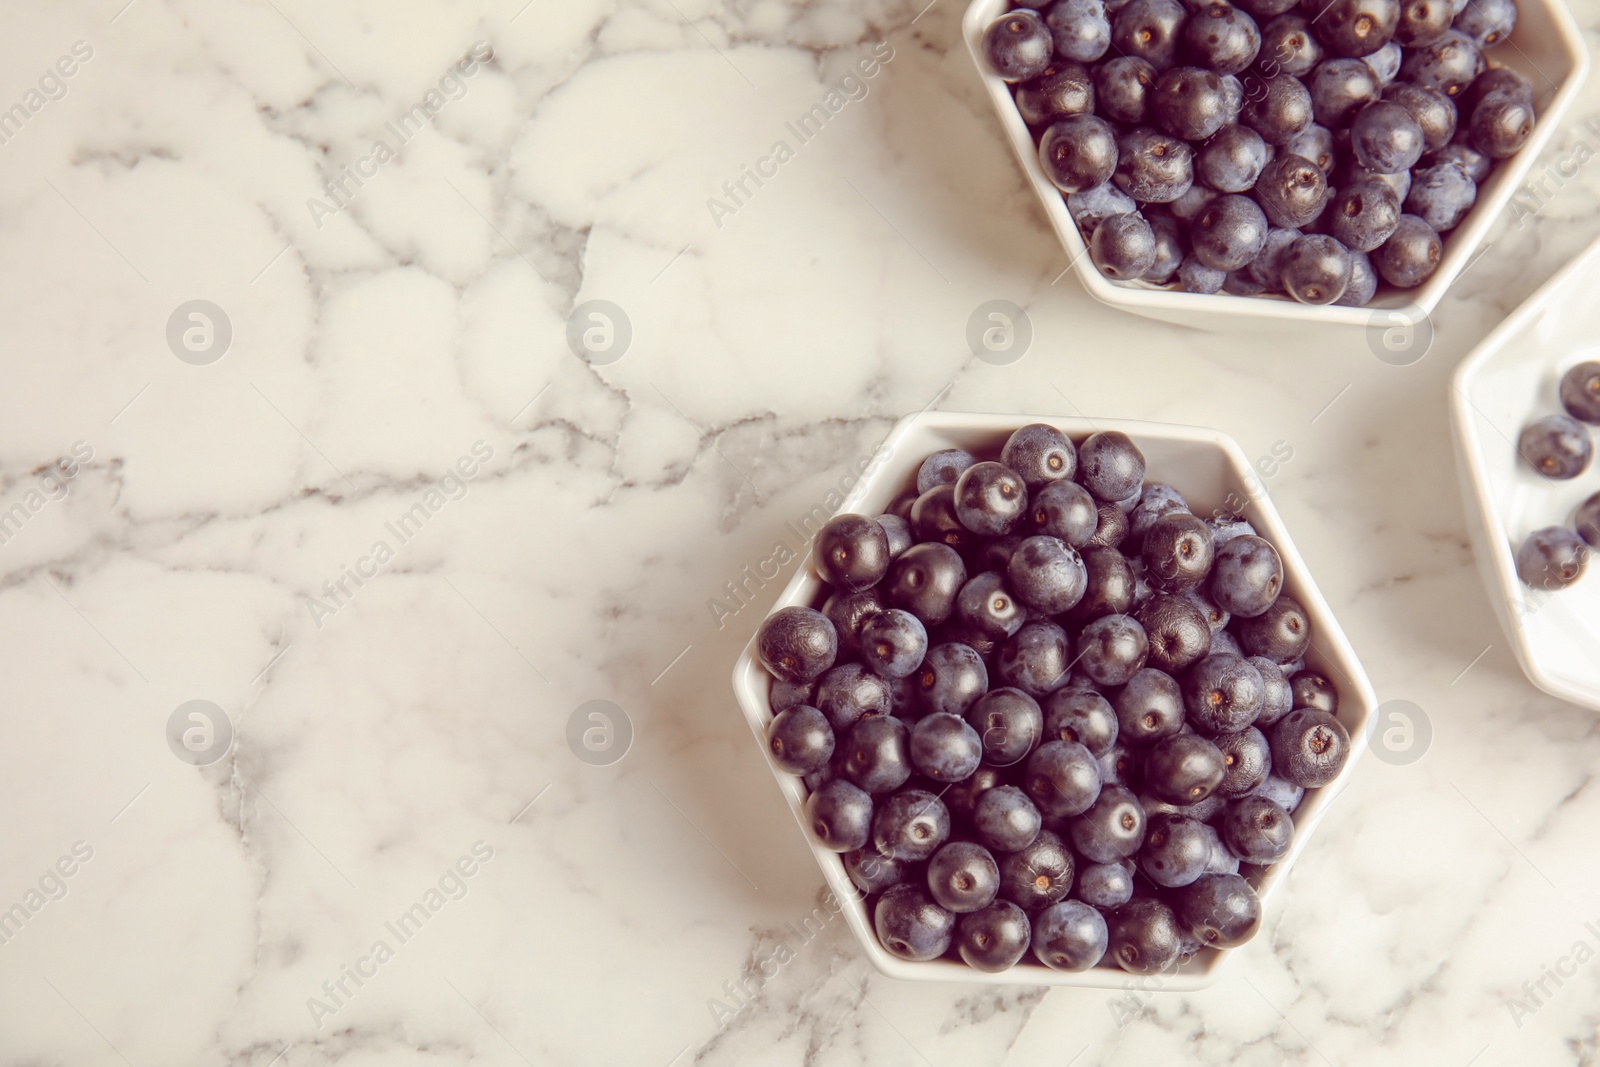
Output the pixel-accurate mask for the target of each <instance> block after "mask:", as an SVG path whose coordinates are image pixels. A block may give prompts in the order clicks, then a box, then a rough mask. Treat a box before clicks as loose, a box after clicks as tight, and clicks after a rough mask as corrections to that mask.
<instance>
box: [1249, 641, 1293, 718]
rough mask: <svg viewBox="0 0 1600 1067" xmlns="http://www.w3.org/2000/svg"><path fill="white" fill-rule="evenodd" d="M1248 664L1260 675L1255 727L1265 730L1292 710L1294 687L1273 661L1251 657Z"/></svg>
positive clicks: (1262, 657) (1261, 657)
mask: <svg viewBox="0 0 1600 1067" xmlns="http://www.w3.org/2000/svg"><path fill="white" fill-rule="evenodd" d="M1249 662H1250V666H1252V667H1254V668H1255V669H1256V670H1257V671H1258V672H1259V673H1260V675H1261V713H1260V714H1259V715H1257V716H1256V725H1257V726H1259V727H1261V728H1262V729H1266V728H1267V727H1268V726H1271V725H1272V724H1273V723H1275V722H1277V721H1278V720H1279V719H1281V718H1283V717H1284V716H1285V715H1287V714H1289V712H1290V711H1292V710H1293V709H1294V687H1293V686H1291V685H1290V684H1289V677H1288V675H1286V674H1284V673H1283V669H1282V668H1281V667H1279V666H1278V664H1277V663H1275V662H1274V661H1272V660H1270V659H1267V658H1266V657H1264V656H1251V657H1249Z"/></svg>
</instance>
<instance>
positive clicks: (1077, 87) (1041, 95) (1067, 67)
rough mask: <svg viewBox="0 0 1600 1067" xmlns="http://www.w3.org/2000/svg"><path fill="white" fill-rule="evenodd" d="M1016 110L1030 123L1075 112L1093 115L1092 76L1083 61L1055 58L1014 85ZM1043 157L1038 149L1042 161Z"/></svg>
mask: <svg viewBox="0 0 1600 1067" xmlns="http://www.w3.org/2000/svg"><path fill="white" fill-rule="evenodd" d="M1017 110H1018V111H1020V112H1022V120H1023V121H1024V122H1026V123H1027V124H1028V125H1029V126H1048V125H1050V124H1051V123H1053V122H1058V121H1060V120H1062V119H1066V118H1070V117H1072V116H1075V115H1093V114H1094V76H1093V75H1091V74H1090V73H1089V71H1088V69H1087V68H1085V67H1084V65H1083V64H1082V63H1074V62H1072V61H1071V60H1057V61H1056V62H1054V63H1052V64H1050V66H1049V67H1047V68H1046V69H1045V71H1044V73H1043V74H1041V75H1039V76H1038V77H1037V78H1030V79H1029V80H1028V81H1025V82H1023V83H1022V84H1021V85H1019V86H1017ZM1043 158H1044V155H1043V152H1041V153H1040V159H1041V161H1042V160H1043Z"/></svg>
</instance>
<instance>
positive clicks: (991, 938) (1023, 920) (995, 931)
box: [956, 900, 1033, 972]
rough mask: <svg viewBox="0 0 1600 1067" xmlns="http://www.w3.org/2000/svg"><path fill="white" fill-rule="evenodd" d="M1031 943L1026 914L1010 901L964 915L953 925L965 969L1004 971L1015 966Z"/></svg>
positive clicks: (1001, 901) (1030, 925)
mask: <svg viewBox="0 0 1600 1067" xmlns="http://www.w3.org/2000/svg"><path fill="white" fill-rule="evenodd" d="M1032 943H1033V927H1032V924H1030V923H1029V922H1028V916H1027V914H1026V913H1025V912H1024V911H1023V910H1022V909H1021V908H1019V907H1017V906H1016V905H1015V904H1013V903H1011V902H1010V901H1009V900H997V901H995V902H994V903H992V904H990V905H988V906H987V907H983V908H980V909H978V910H977V911H974V912H971V913H970V914H967V915H963V916H961V918H960V919H959V920H958V921H957V923H956V948H957V950H958V951H959V952H960V954H961V959H962V960H963V962H965V963H966V965H967V966H968V967H971V968H973V969H974V970H978V971H988V972H995V971H1004V970H1006V969H1008V968H1010V967H1012V966H1014V965H1015V964H1016V962H1017V961H1018V960H1020V959H1021V958H1022V955H1023V953H1025V952H1027V951H1028V946H1029V945H1030V944H1032Z"/></svg>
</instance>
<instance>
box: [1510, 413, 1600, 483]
mask: <svg viewBox="0 0 1600 1067" xmlns="http://www.w3.org/2000/svg"><path fill="white" fill-rule="evenodd" d="M1517 454H1518V455H1519V456H1521V457H1522V460H1523V462H1524V463H1526V464H1527V465H1528V466H1529V467H1532V468H1533V470H1534V472H1535V473H1536V474H1539V475H1541V476H1542V477H1545V478H1554V479H1557V480H1560V481H1564V480H1566V479H1569V478H1576V477H1577V476H1578V475H1580V474H1582V473H1583V472H1584V471H1586V470H1588V469H1589V463H1590V462H1591V461H1592V460H1593V459H1594V442H1593V441H1592V440H1591V439H1590V437H1589V431H1588V429H1587V428H1586V427H1585V426H1584V425H1583V423H1581V422H1579V421H1578V420H1577V419H1574V418H1572V417H1571V416H1570V415H1546V416H1545V417H1544V418H1542V419H1536V420H1534V421H1533V422H1530V423H1529V424H1528V425H1527V426H1525V427H1524V428H1523V430H1522V433H1521V435H1520V436H1519V437H1518V438H1517Z"/></svg>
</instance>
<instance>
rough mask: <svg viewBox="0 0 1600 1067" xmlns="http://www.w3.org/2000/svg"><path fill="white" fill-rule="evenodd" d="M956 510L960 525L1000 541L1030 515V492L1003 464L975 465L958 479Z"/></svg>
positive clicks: (987, 462) (984, 463)
mask: <svg viewBox="0 0 1600 1067" xmlns="http://www.w3.org/2000/svg"><path fill="white" fill-rule="evenodd" d="M955 507H956V518H957V519H959V520H961V525H963V526H965V527H966V528H967V529H969V530H971V531H972V532H973V533H975V534H980V535H982V536H985V537H999V536H1001V535H1003V534H1008V533H1010V532H1011V530H1012V528H1013V527H1014V526H1016V525H1017V524H1018V523H1019V522H1021V521H1022V519H1023V517H1024V516H1026V515H1027V513H1028V489H1027V486H1025V485H1024V484H1023V482H1022V479H1021V477H1019V476H1018V475H1017V473H1016V472H1015V471H1013V470H1011V468H1009V467H1007V466H1005V465H1004V464H1001V463H995V462H992V461H985V462H982V463H974V464H973V465H972V466H970V467H968V468H967V469H966V470H964V471H962V472H961V477H959V478H957V479H956V487H955Z"/></svg>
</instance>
